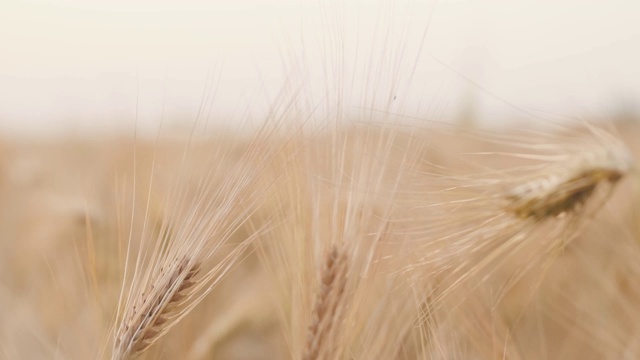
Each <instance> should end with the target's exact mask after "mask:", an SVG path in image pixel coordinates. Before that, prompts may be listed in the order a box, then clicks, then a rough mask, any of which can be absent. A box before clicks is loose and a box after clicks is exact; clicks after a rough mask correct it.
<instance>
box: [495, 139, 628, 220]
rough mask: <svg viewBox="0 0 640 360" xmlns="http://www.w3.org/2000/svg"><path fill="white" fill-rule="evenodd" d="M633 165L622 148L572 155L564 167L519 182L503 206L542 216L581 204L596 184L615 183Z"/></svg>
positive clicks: (575, 208)
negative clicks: (561, 169) (539, 176)
mask: <svg viewBox="0 0 640 360" xmlns="http://www.w3.org/2000/svg"><path fill="white" fill-rule="evenodd" d="M632 167H633V161H632V158H631V156H630V154H629V152H628V151H626V150H625V149H624V148H608V147H605V148H603V149H599V150H596V151H592V152H588V153H585V154H580V155H578V156H575V157H574V158H573V159H571V161H568V162H567V163H566V165H565V170H564V171H561V172H559V173H555V174H553V173H552V174H551V175H547V176H545V177H541V178H537V179H534V180H531V181H529V182H526V183H524V184H522V185H518V186H517V187H515V188H514V189H513V190H512V191H510V192H509V193H508V194H507V195H506V199H507V200H508V201H509V204H508V205H507V207H506V209H507V211H509V212H511V213H513V214H515V215H516V216H517V217H519V218H522V219H534V220H542V219H545V218H549V217H556V216H559V215H562V214H565V213H568V212H575V211H578V210H579V209H580V208H582V207H583V206H584V205H585V203H586V202H587V201H588V200H589V198H591V196H592V194H593V193H594V191H595V190H596V188H597V187H598V186H599V185H600V184H603V183H609V184H615V183H617V182H618V181H619V180H620V179H622V177H623V176H624V175H626V174H627V173H628V172H629V171H630V170H631V169H632Z"/></svg>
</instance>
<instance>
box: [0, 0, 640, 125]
mask: <svg viewBox="0 0 640 360" xmlns="http://www.w3.org/2000/svg"><path fill="white" fill-rule="evenodd" d="M639 18H640V2H638V1H632V0H627V1H622V0H609V1H601V0H521V1H519V0H458V1H438V2H434V1H406V0H397V1H363V0H361V1H335V0H333V1H317V0H311V1H286V0H280V1H269V0H263V1H257V0H228V1H207V0H199V1H196V0H190V1H185V0H165V1H151V0H148V1H143V0H137V1H131V0H129V1H124V0H82V1H81V0H76V1H71V0H67V1H64V0H48V1H12V0H2V1H0V131H3V132H7V131H18V132H29V133H49V132H52V131H57V132H59V131H69V130H71V131H93V132H96V131H97V132H100V131H102V130H113V129H130V128H131V126H132V124H133V121H134V120H133V119H134V118H135V113H136V109H137V111H138V114H139V115H138V125H139V126H141V127H145V126H146V127H150V128H153V127H154V126H155V127H157V124H158V123H159V120H160V117H161V114H162V112H163V111H164V112H165V114H166V117H167V118H169V119H171V121H176V120H175V119H177V118H178V117H181V118H184V119H185V120H188V121H192V120H193V118H194V117H195V116H196V113H197V111H198V108H199V105H200V104H201V102H202V99H203V95H204V96H205V98H207V97H208V94H209V93H207V92H206V89H209V90H211V89H216V94H215V95H216V96H215V99H214V100H213V102H212V103H211V111H210V112H211V114H213V116H212V117H211V120H210V121H212V122H213V121H218V122H225V121H232V120H230V119H234V118H238V117H240V116H241V115H242V114H244V113H245V112H246V110H248V109H249V110H250V111H249V112H250V113H251V115H252V116H253V117H255V118H260V117H261V116H263V115H264V114H265V113H266V111H267V110H268V105H267V104H268V103H269V102H270V101H273V99H274V98H276V96H277V94H278V93H279V91H280V89H281V88H282V85H283V83H284V81H285V79H289V80H291V79H293V80H295V81H298V82H296V84H300V81H299V80H300V79H303V78H304V81H303V82H304V85H303V86H302V87H301V89H302V91H304V92H306V93H305V94H308V96H309V98H310V99H311V100H310V102H311V103H312V104H313V103H315V102H316V101H318V102H320V101H321V100H320V99H323V97H324V96H325V95H326V91H325V90H326V89H329V91H330V92H331V91H333V94H332V96H340V97H341V102H342V103H343V104H346V105H348V106H353V107H372V108H380V109H382V108H385V107H386V105H387V102H385V99H388V98H389V94H391V95H393V96H395V97H396V100H394V102H393V103H392V104H391V105H389V107H388V108H389V109H390V111H393V112H398V113H402V114H405V115H407V116H417V117H421V118H430V119H443V120H445V119H450V118H455V117H456V116H458V115H457V114H458V113H459V112H460V111H461V110H460V106H458V105H459V104H460V103H465V104H472V107H473V112H474V113H475V114H476V117H477V118H478V120H479V121H483V122H501V121H505V120H510V119H519V120H518V121H534V120H531V119H529V120H523V114H525V113H528V114H537V115H540V116H542V117H545V118H554V117H558V118H562V117H565V116H574V117H581V116H592V115H601V114H608V113H610V112H612V111H614V110H615V107H616V106H620V105H621V104H640V21H638V19H639ZM427 26H428V28H427ZM425 29H426V30H427V32H426V37H424V42H423V41H422V40H423V34H424V31H425ZM421 44H422V46H421ZM302 59H304V65H302V64H303V61H302ZM295 64H297V67H296V65H295ZM301 69H303V70H301ZM285 74H286V76H285ZM372 74H374V75H372ZM372 79H373V80H372ZM295 81H294V82H295ZM338 85H340V86H338ZM338 88H342V89H343V92H342V93H339V92H338V91H337V90H336V89H338ZM310 106H312V105H310ZM207 111H208V108H207ZM524 117H525V118H526V116H524Z"/></svg>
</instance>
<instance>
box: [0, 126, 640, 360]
mask: <svg viewBox="0 0 640 360" xmlns="http://www.w3.org/2000/svg"><path fill="white" fill-rule="evenodd" d="M294 125H295V124H285V122H277V121H273V122H270V123H269V122H268V123H267V124H265V125H264V126H262V127H260V128H258V130H256V131H254V132H251V133H247V132H243V133H241V134H235V133H231V132H227V131H222V130H214V131H211V132H210V133H207V134H206V135H200V136H191V137H188V136H185V137H163V136H159V137H151V138H144V137H133V136H130V135H123V136H111V137H107V136H105V137H95V138H91V139H87V138H73V137H71V138H67V139H60V138H57V139H51V140H47V141H37V142H36V141H33V140H31V141H29V139H22V140H21V139H15V138H14V139H11V138H5V139H4V140H3V141H2V143H1V153H0V154H1V158H0V175H1V176H0V193H1V198H2V199H3V201H4V204H5V206H4V207H3V210H2V211H1V213H0V221H1V223H2V227H1V232H0V233H1V234H2V241H0V247H1V251H0V266H1V267H2V269H1V270H2V271H0V302H1V305H2V306H1V307H0V319H2V320H1V321H0V358H3V359H103V358H111V359H134V358H142V359H309V360H311V359H636V358H638V357H640V341H639V340H638V339H640V325H638V324H640V305H639V304H640V291H639V290H638V289H640V287H638V286H637V282H638V280H639V279H640V266H639V265H638V259H639V258H640V228H639V227H638V220H637V219H638V214H639V213H638V209H639V208H638V206H640V203H639V199H638V191H637V190H638V189H637V183H638V181H637V180H638V175H637V170H636V169H637V163H636V161H635V160H634V159H635V158H637V157H638V156H639V155H640V149H639V148H638V145H637V142H634V140H633V139H634V138H637V136H638V132H639V131H640V129H639V128H637V125H635V124H633V123H632V122H628V123H620V124H618V125H617V128H615V127H614V126H612V125H602V124H601V125H590V124H587V123H579V124H574V125H563V126H561V127H560V126H559V127H558V128H559V129H556V130H553V131H552V130H545V131H533V130H529V131H527V130H525V131H522V130H514V129H502V130H500V131H485V130H480V129H472V128H469V127H457V126H451V125H442V124H429V125H428V126H406V125H400V124H397V123H394V122H392V121H389V122H386V123H385V122H364V123H347V122H334V123H324V124H320V125H318V126H313V127H307V128H305V127H301V126H294ZM621 134H622V135H621Z"/></svg>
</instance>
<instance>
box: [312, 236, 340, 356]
mask: <svg viewBox="0 0 640 360" xmlns="http://www.w3.org/2000/svg"><path fill="white" fill-rule="evenodd" d="M347 270H348V264H347V257H346V256H345V254H344V252H342V251H339V250H338V249H337V247H335V246H333V248H332V249H331V251H330V252H329V253H328V254H327V257H326V261H325V263H324V266H323V268H322V271H321V284H320V289H319V292H318V294H317V297H316V302H315V305H314V308H313V316H312V323H311V325H310V326H309V330H308V334H307V343H306V346H305V350H304V355H303V356H302V359H304V360H315V359H324V358H330V355H331V354H332V353H333V351H332V350H331V346H332V345H331V342H330V341H327V339H328V338H329V334H330V332H331V329H332V328H333V327H335V326H336V325H337V322H338V321H337V320H336V313H337V311H338V308H339V306H340V303H341V301H342V299H343V293H344V288H345V285H346V282H347Z"/></svg>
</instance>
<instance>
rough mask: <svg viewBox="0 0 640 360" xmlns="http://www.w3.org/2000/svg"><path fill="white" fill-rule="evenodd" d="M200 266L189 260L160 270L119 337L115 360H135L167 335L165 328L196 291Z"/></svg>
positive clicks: (177, 261)
mask: <svg viewBox="0 0 640 360" xmlns="http://www.w3.org/2000/svg"><path fill="white" fill-rule="evenodd" d="M199 270H200V264H199V263H197V262H194V261H192V260H190V259H189V258H187V257H184V258H182V259H181V260H174V261H172V262H171V263H170V264H168V266H165V267H162V268H160V271H159V273H158V275H157V278H156V279H155V281H154V282H152V283H151V286H150V287H149V288H148V289H146V290H145V291H144V292H143V293H142V296H141V297H139V298H138V300H137V302H136V303H135V304H134V305H133V306H132V311H131V313H130V316H129V317H128V319H126V321H125V322H123V323H122V324H121V326H120V328H119V329H118V331H117V334H116V347H115V348H116V351H115V354H114V358H115V359H128V358H135V357H136V356H138V355H140V354H141V353H142V352H144V351H145V350H146V349H147V348H149V347H150V346H151V345H152V344H153V343H154V342H155V341H156V340H158V338H159V337H160V335H161V333H163V331H164V328H163V325H164V324H165V323H166V322H167V320H168V319H169V318H170V317H172V316H175V315H176V314H178V311H177V310H178V309H179V308H180V306H181V305H183V304H184V301H185V298H187V297H188V296H189V294H190V291H191V290H192V288H193V286H194V284H195V281H194V277H195V276H196V275H197V273H198V271H199Z"/></svg>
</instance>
